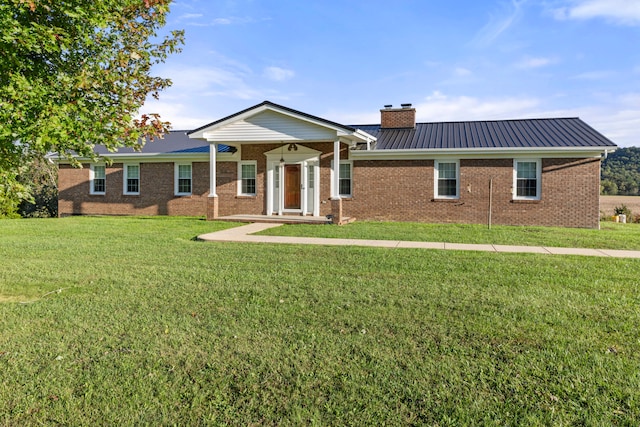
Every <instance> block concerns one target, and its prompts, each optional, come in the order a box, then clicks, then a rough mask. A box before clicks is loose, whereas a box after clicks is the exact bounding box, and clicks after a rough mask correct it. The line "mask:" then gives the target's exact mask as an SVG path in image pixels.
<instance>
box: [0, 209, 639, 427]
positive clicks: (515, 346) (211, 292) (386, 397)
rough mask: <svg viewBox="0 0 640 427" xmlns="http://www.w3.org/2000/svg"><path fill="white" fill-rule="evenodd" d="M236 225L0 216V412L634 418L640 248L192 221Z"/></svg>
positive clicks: (124, 416)
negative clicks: (616, 250) (244, 237)
mask: <svg viewBox="0 0 640 427" xmlns="http://www.w3.org/2000/svg"><path fill="white" fill-rule="evenodd" d="M229 226H232V224H226V223H215V222H209V223H207V222H205V221H201V220H198V219H191V218H77V217H76V218H66V219H60V220H58V219H54V220H7V221H0V260H2V266H3V268H2V270H0V295H1V296H2V298H3V299H4V301H5V302H3V303H0V319H2V328H0V425H55V424H62V425H90V424H98V425H139V424H143V425H172V424H175V425H203V424H204V425H207V424H210V425H211V424H212V425H219V424H232V425H382V424H387V425H406V424H419V425H420V424H421V425H440V426H446V425H588V426H599V425H602V426H604V425H637V420H638V419H640V369H639V367H640V335H638V325H639V324H640V310H639V309H638V307H640V289H639V288H640V286H639V284H638V282H639V279H638V277H640V260H633V259H606V258H595V257H575V256H566V257H565V256H549V255H533V254H496V253H480V252H478V253H476V252H456V251H429V250H412V249H406V250H405V249H384V248H356V247H353V248H349V247H315V246H295V245H291V246H289V245H278V246H276V245H267V244H235V243H205V242H198V241H194V240H193V237H195V236H196V235H198V234H201V233H203V232H207V231H213V230H215V229H220V228H224V227H229ZM58 289H62V290H61V291H60V292H56V290H58ZM52 291H53V292H52ZM50 292H52V293H50ZM20 301H22V302H27V303H24V304H23V303H20Z"/></svg>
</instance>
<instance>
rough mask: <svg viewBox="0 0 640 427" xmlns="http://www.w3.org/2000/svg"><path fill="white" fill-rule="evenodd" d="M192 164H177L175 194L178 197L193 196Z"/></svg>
mask: <svg viewBox="0 0 640 427" xmlns="http://www.w3.org/2000/svg"><path fill="white" fill-rule="evenodd" d="M191 181H192V179H191V163H176V169H175V192H176V196H189V195H191V187H192V182H191Z"/></svg>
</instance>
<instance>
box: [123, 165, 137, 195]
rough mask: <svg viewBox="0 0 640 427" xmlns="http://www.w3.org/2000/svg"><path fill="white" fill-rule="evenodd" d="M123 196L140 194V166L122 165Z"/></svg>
mask: <svg viewBox="0 0 640 427" xmlns="http://www.w3.org/2000/svg"><path fill="white" fill-rule="evenodd" d="M123 186H124V188H123V193H124V194H140V165H139V164H135V165H134V164H130V165H128V164H125V165H124V182H123Z"/></svg>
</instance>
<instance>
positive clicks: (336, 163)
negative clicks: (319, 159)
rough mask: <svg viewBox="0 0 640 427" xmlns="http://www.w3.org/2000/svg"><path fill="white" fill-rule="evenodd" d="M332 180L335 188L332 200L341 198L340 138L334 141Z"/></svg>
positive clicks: (333, 188) (332, 187)
mask: <svg viewBox="0 0 640 427" xmlns="http://www.w3.org/2000/svg"><path fill="white" fill-rule="evenodd" d="M331 178H332V179H333V181H332V182H331V183H332V184H333V185H332V186H331V189H332V190H333V192H332V194H331V200H340V190H339V188H340V140H339V139H336V140H335V141H333V163H332V164H331Z"/></svg>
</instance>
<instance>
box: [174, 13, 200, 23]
mask: <svg viewBox="0 0 640 427" xmlns="http://www.w3.org/2000/svg"><path fill="white" fill-rule="evenodd" d="M203 16H204V15H203V14H202V13H184V14H182V15H180V16H179V17H178V21H184V20H187V19H196V18H202V17H203Z"/></svg>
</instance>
